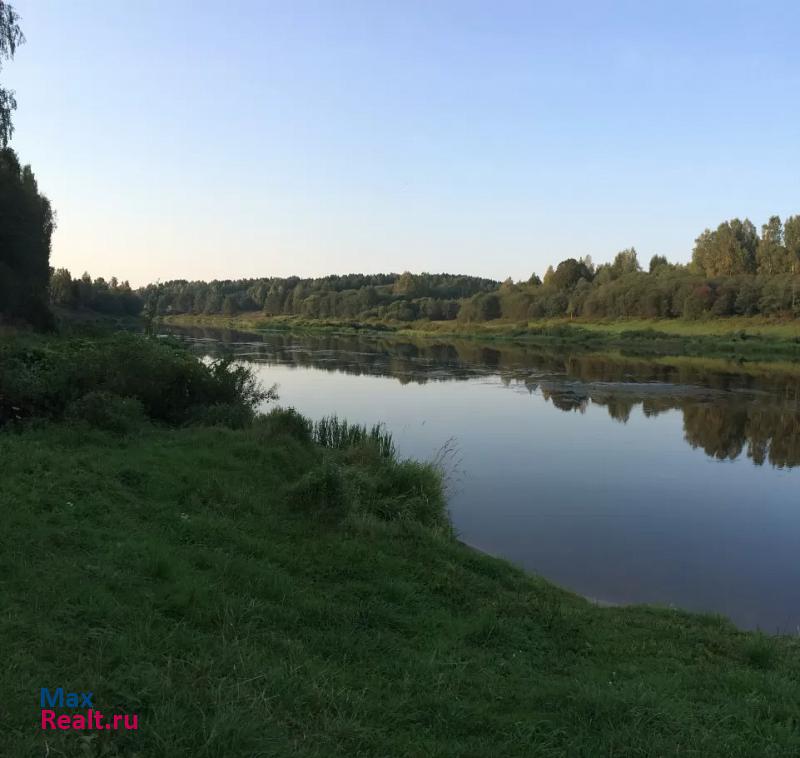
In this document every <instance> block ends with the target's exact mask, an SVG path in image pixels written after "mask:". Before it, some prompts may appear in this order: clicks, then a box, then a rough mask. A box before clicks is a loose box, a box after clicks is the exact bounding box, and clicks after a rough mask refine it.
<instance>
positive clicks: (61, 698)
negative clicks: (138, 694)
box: [39, 687, 139, 730]
mask: <svg viewBox="0 0 800 758" xmlns="http://www.w3.org/2000/svg"><path fill="white" fill-rule="evenodd" d="M93 698H94V693H93V692H69V691H67V690H65V689H64V688H63V687H56V688H55V689H54V690H52V691H51V690H49V689H47V688H46V687H42V689H41V691H40V694H39V704H40V705H41V708H42V729H61V730H69V729H81V730H85V729H131V730H133V729H138V728H139V716H138V714H136V713H131V714H128V713H115V714H112V715H111V716H109V717H108V718H106V716H105V715H103V713H102V712H101V711H98V710H95V708H94V704H93V702H92V699H93ZM56 708H73V709H74V708H85V709H86V712H85V713H61V714H57V713H56V711H55V709H56Z"/></svg>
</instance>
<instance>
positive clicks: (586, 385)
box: [176, 329, 800, 467]
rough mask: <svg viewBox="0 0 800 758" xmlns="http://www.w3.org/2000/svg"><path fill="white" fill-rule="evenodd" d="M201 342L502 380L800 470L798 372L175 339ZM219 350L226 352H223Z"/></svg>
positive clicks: (404, 343)
mask: <svg viewBox="0 0 800 758" xmlns="http://www.w3.org/2000/svg"><path fill="white" fill-rule="evenodd" d="M176 331H180V332H184V333H185V334H187V335H188V336H192V337H194V338H200V339H201V340H207V341H201V342H198V343H196V344H197V346H198V347H197V349H198V351H199V352H203V353H205V354H208V355H219V354H221V353H223V352H226V351H228V352H229V351H233V352H234V354H239V355H241V356H242V357H243V358H245V359H247V360H252V361H256V362H263V363H268V364H269V363H279V364H282V365H289V366H296V367H305V368H315V369H318V370H325V371H332V372H344V373H347V374H356V375H361V374H366V375H372V376H391V377H394V378H395V379H397V380H398V381H400V382H401V383H403V384H406V383H410V382H415V383H419V384H424V383H425V382H429V381H454V380H455V381H457V380H465V379H471V378H474V377H478V376H486V375H487V374H490V375H493V376H495V375H497V376H499V377H500V379H501V380H502V382H503V384H505V385H511V384H514V385H518V386H524V387H525V388H527V390H528V391H529V392H531V393H534V392H539V393H540V394H541V395H542V397H543V398H544V399H545V400H546V401H548V402H550V403H551V404H552V405H553V406H554V407H555V408H558V409H559V410H562V411H578V412H579V413H583V412H585V411H586V409H587V407H588V406H589V405H590V404H593V405H599V406H605V408H606V409H607V411H608V414H609V416H610V417H611V418H613V419H615V420H616V421H619V422H621V423H627V422H628V420H629V419H630V417H631V413H632V412H633V410H634V409H635V408H636V406H640V407H641V410H642V413H643V414H644V416H646V417H654V416H657V415H658V414H660V413H663V412H665V411H671V410H680V411H682V413H683V425H684V437H685V439H686V441H687V442H688V443H689V444H690V445H691V446H692V447H694V448H699V449H701V450H703V451H704V452H705V453H706V454H707V455H709V456H711V457H714V458H717V459H720V460H726V459H734V458H737V457H739V456H740V455H741V454H742V451H743V450H745V448H746V450H747V456H748V457H749V458H750V459H751V460H752V461H753V462H754V463H755V464H757V465H762V464H763V463H765V462H769V463H770V464H772V465H773V466H780V467H792V466H798V465H800V372H797V371H796V370H795V371H791V370H784V371H778V370H762V371H761V372H760V373H758V372H756V371H755V370H753V371H750V372H748V371H746V370H743V369H742V368H741V367H739V366H737V365H736V364H725V363H724V362H720V361H703V360H696V359H672V360H669V359H660V360H658V361H647V360H643V359H639V358H628V357H622V356H608V355H602V354H589V353H572V354H570V353H564V352H555V351H552V350H546V349H543V348H541V347H536V346H531V345H516V344H498V345H493V346H491V347H488V346H486V345H485V344H484V345H482V344H480V343H479V342H476V341H472V340H452V341H443V340H431V339H425V340H419V341H415V340H413V339H409V338H403V337H397V336H386V337H382V336H376V335H375V334H374V333H371V334H359V333H355V334H332V333H318V334H303V335H302V336H298V335H296V334H290V333H275V332H272V333H266V334H253V333H241V332H221V331H220V330H204V329H191V330H188V329H187V330H176ZM221 343H222V344H221Z"/></svg>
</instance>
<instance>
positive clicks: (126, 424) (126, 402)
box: [64, 392, 145, 434]
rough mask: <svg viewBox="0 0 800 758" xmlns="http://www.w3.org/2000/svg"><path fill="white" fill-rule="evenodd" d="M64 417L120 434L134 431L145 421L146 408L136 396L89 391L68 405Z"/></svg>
mask: <svg viewBox="0 0 800 758" xmlns="http://www.w3.org/2000/svg"><path fill="white" fill-rule="evenodd" d="M64 417H65V418H66V419H68V420H69V421H73V422H81V421H83V422H85V423H87V424H89V425H90V426H93V427H96V428H98V429H104V430H106V431H109V432H118V433H120V434H124V433H126V432H130V431H133V430H134V429H136V428H137V427H139V426H141V425H142V424H143V423H144V421H145V416H144V409H143V408H142V404H141V403H140V402H139V401H138V400H137V399H136V398H132V397H120V396H119V395H115V394H113V393H111V392H88V393H87V394H85V395H84V396H83V397H81V398H79V399H78V400H74V401H72V402H71V403H70V404H69V405H68V406H67V408H66V410H65V412H64Z"/></svg>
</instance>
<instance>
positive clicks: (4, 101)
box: [0, 0, 25, 147]
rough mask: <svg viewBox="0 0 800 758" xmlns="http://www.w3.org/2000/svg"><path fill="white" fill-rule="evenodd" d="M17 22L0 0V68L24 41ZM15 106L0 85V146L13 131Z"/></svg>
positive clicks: (12, 93) (11, 8)
mask: <svg viewBox="0 0 800 758" xmlns="http://www.w3.org/2000/svg"><path fill="white" fill-rule="evenodd" d="M18 22H19V16H18V15H17V13H16V11H15V10H14V8H13V7H12V6H10V5H9V4H8V3H5V2H3V0H0V69H2V66H3V61H4V60H9V59H10V58H13V57H14V53H15V52H16V50H17V47H18V46H19V45H21V44H22V43H23V42H24V41H25V37H24V35H23V34H22V30H21V29H20V28H19V23H18ZM16 107H17V101H16V99H15V98H14V92H13V91H12V90H8V89H4V88H3V87H0V147H6V146H7V145H8V141H9V140H10V139H11V135H12V134H13V133H14V126H13V124H12V122H11V112H12V111H13V110H14V109H15V108H16Z"/></svg>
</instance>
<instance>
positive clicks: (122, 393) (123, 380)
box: [0, 333, 275, 426]
mask: <svg viewBox="0 0 800 758" xmlns="http://www.w3.org/2000/svg"><path fill="white" fill-rule="evenodd" d="M91 392H104V393H110V394H113V395H117V396H119V397H124V398H135V399H136V400H138V401H139V403H141V406H142V409H143V411H144V414H145V415H146V416H147V417H148V418H150V419H152V420H154V421H159V422H163V423H166V424H169V425H173V426H175V425H180V424H185V423H188V422H191V421H194V420H197V419H198V418H199V417H202V416H203V415H204V414H207V415H208V416H209V418H216V419H217V421H218V420H219V418H220V417H221V416H223V415H224V416H225V417H227V418H228V419H229V420H230V419H232V418H234V417H235V418H236V419H238V420H240V421H243V420H244V419H246V418H247V416H248V414H250V415H252V413H253V411H254V409H255V408H256V406H257V405H258V404H259V403H260V402H262V401H264V400H268V399H272V398H274V397H275V394H274V391H272V390H269V391H264V390H262V389H261V388H260V387H259V385H258V383H257V382H256V380H255V378H254V376H253V374H252V373H251V372H250V371H249V370H248V369H247V368H245V367H244V366H237V365H235V364H233V362H232V361H231V360H230V359H223V360H219V361H215V362H214V363H211V364H205V363H202V362H201V361H199V360H197V358H195V357H194V356H193V355H191V354H190V353H189V352H188V351H187V350H186V349H185V348H184V347H183V346H181V345H180V344H178V343H176V342H172V341H170V340H157V339H148V338H146V337H143V336H141V335H136V334H125V333H117V334H113V335H110V336H102V337H96V338H92V339H88V338H76V337H61V338H54V339H43V338H39V339H35V338H30V337H29V338H21V337H20V338H16V339H11V340H8V341H6V342H3V343H0V425H1V424H2V423H3V422H4V421H9V420H24V419H26V418H33V417H39V418H60V417H61V416H63V414H64V413H65V411H66V408H67V407H68V406H69V405H70V403H72V402H74V401H76V400H79V399H80V398H82V397H83V396H84V395H87V394H88V393H91ZM223 406H225V410H224V411H223V410H222V407H223ZM214 407H217V410H214V411H211V410H204V409H211V408H214ZM215 423H216V421H215ZM237 423H238V422H237Z"/></svg>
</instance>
